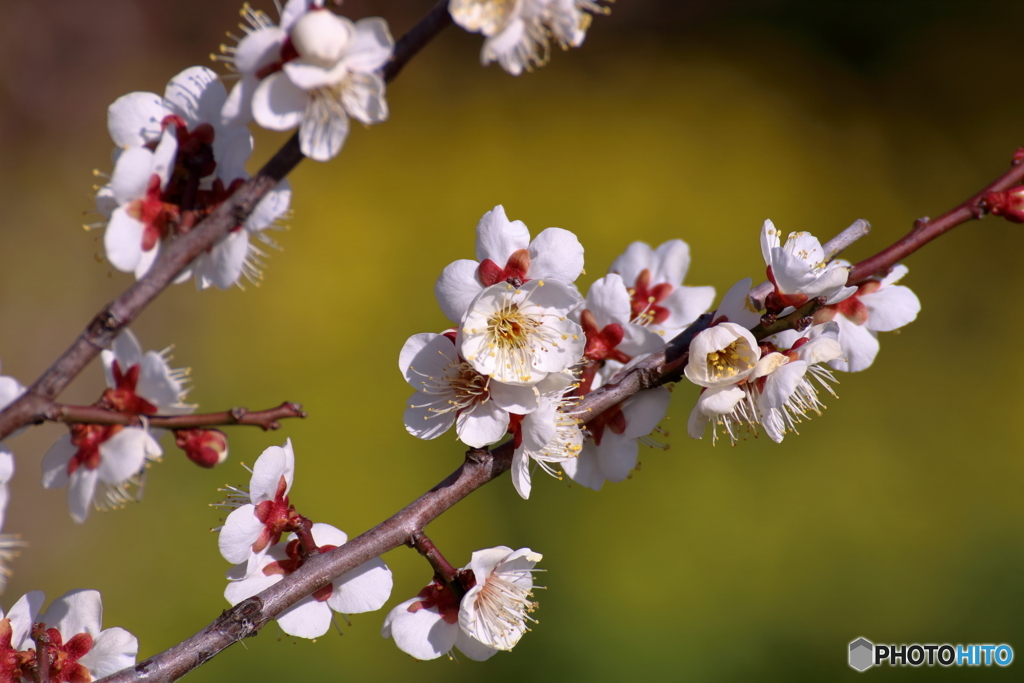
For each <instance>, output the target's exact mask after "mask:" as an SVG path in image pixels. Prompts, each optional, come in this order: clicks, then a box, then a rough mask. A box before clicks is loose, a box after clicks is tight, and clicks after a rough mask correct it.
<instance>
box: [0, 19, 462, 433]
mask: <svg viewBox="0 0 1024 683" xmlns="http://www.w3.org/2000/svg"><path fill="white" fill-rule="evenodd" d="M442 15H444V16H442ZM450 23H451V20H450V19H448V18H447V3H446V2H444V1H442V2H438V3H437V5H435V6H434V8H433V9H431V10H430V12H429V13H428V14H427V15H426V16H425V17H424V18H423V19H422V20H421V21H420V22H419V23H418V24H416V26H414V27H413V28H412V29H411V30H410V31H409V32H408V33H407V34H406V35H405V36H403V37H402V38H401V39H400V40H399V41H398V43H397V44H396V45H395V51H394V54H393V55H392V57H391V61H390V62H388V64H386V65H385V66H384V80H386V81H389V82H390V81H391V80H393V79H394V78H395V77H396V76H398V74H399V73H401V71H402V68H403V67H404V66H405V65H406V64H407V63H408V62H409V60H410V59H412V57H413V56H415V55H416V54H417V53H418V52H419V51H420V50H422V49H423V47H424V46H425V45H426V44H427V43H428V42H429V41H430V40H431V39H432V38H433V37H434V36H436V35H437V34H438V33H440V31H441V30H442V29H444V28H445V27H446V26H447V25H448V24H450ZM304 158H305V157H304V156H303V155H302V152H301V151H300V150H299V136H298V134H295V135H293V136H292V137H291V138H290V139H289V140H288V142H286V143H285V144H284V146H283V147H281V149H279V150H278V151H277V154H275V155H274V156H273V158H271V159H270V161H268V162H267V163H266V164H265V165H264V166H263V168H261V169H260V170H259V172H258V173H257V174H256V175H255V176H254V177H253V178H251V179H250V180H248V181H247V182H246V183H245V184H244V185H242V186H241V187H240V188H239V189H238V190H237V191H236V192H235V193H234V194H232V195H231V196H230V197H229V198H228V199H227V201H225V202H224V203H223V204H221V205H220V206H219V207H218V208H217V209H216V210H215V211H213V213H211V214H210V215H209V216H208V217H207V218H206V219H204V220H203V221H202V222H200V223H199V224H198V225H196V227H195V228H193V229H192V230H190V231H189V232H187V233H185V234H184V235H180V236H178V237H176V238H175V239H174V240H173V241H171V242H170V243H169V244H168V245H166V247H162V248H161V250H160V255H159V256H158V257H157V260H156V263H154V264H153V267H152V268H150V270H149V272H148V273H147V274H146V275H145V276H143V277H142V278H141V279H139V280H138V281H137V282H136V283H135V284H134V285H132V286H131V287H129V288H128V289H127V290H126V291H125V292H124V293H123V294H122V295H121V296H119V297H118V298H117V299H115V300H114V301H113V302H111V303H110V304H108V305H107V306H106V307H104V308H103V310H101V311H100V312H99V313H97V314H96V315H95V316H94V317H93V319H92V321H91V322H90V323H89V324H88V326H87V327H86V328H85V330H84V331H83V332H82V333H81V334H79V335H78V338H77V339H75V341H74V342H73V343H72V344H71V346H70V347H68V349H67V350H66V351H65V352H64V353H63V354H61V356H60V357H59V358H58V359H57V360H56V361H55V362H54V363H53V365H51V366H50V368H49V369H48V370H47V371H46V372H44V373H43V374H42V376H40V377H39V379H37V380H36V381H35V382H34V383H33V384H32V386H30V387H29V388H28V391H26V392H25V393H24V394H23V395H22V396H21V397H20V398H19V399H18V400H16V401H14V402H13V403H11V404H10V405H9V406H7V407H6V408H5V409H4V410H3V411H0V439H3V438H4V437H6V436H8V435H10V434H11V433H12V432H14V430H16V429H18V428H20V427H24V426H25V425H28V424H31V423H37V422H41V421H45V420H46V414H45V413H46V410H47V409H48V408H49V406H50V403H51V402H52V401H53V399H55V398H56V397H57V396H58V395H59V394H60V392H61V391H63V390H64V388H65V387H67V385H68V384H69V383H70V382H71V380H73V379H74V378H75V377H77V376H78V374H79V373H80V372H81V371H82V370H83V369H84V368H85V366H86V365H88V364H89V362H90V361H91V360H92V359H93V358H95V357H96V356H97V355H99V352H100V351H102V350H103V349H105V348H107V347H108V346H110V343H111V342H112V341H113V340H114V337H116V336H117V334H118V333H119V332H120V331H121V330H123V329H124V328H126V327H127V326H128V325H130V324H131V323H132V322H134V321H135V319H136V318H138V317H139V315H140V314H141V313H142V311H143V310H145V309H146V307H147V306H148V305H149V304H150V303H151V302H152V301H153V299H155V298H156V297H157V296H159V295H160V293H161V292H163V291H164V290H165V289H166V288H167V287H168V285H170V284H171V283H172V282H174V280H175V278H177V277H178V274H179V273H181V271H183V270H184V269H185V268H186V267H188V265H189V264H190V263H191V262H192V261H193V260H194V259H195V258H196V257H197V256H198V255H199V254H201V253H203V252H204V251H206V250H207V249H209V248H210V247H211V246H213V245H214V244H216V243H217V241H219V240H220V239H222V238H224V237H225V236H226V235H227V234H228V233H229V232H230V231H231V230H232V229H234V228H235V227H237V226H239V225H242V224H243V223H244V222H245V219H246V218H248V217H249V214H251V213H252V211H253V209H254V208H255V207H256V204H258V203H259V201H260V200H261V199H263V197H264V195H266V194H267V193H268V192H270V190H272V189H273V188H274V186H275V185H277V183H278V182H280V181H281V180H282V179H283V178H284V177H285V176H286V175H288V174H289V173H290V172H291V171H292V169H294V168H295V167H296V166H297V165H298V163H299V162H300V161H302V160H303V159H304Z"/></svg>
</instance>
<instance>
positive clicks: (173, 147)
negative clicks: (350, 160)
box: [96, 67, 291, 290]
mask: <svg viewBox="0 0 1024 683" xmlns="http://www.w3.org/2000/svg"><path fill="white" fill-rule="evenodd" d="M226 98H227V92H226V91H225V89H224V86H223V85H222V84H221V82H220V81H219V80H218V79H217V75H216V74H215V73H214V72H213V71H211V70H209V69H207V68H206V67H192V68H189V69H186V70H185V71H182V72H181V73H180V74H178V75H177V76H175V77H174V78H172V79H171V81H170V83H168V85H167V89H166V91H165V93H164V96H163V97H160V96H159V95H157V94H155V93H146V92H135V93H130V94H128V95H124V96H123V97H120V98H118V99H117V100H116V101H115V102H114V103H113V104H112V105H110V109H109V110H108V116H107V118H108V127H109V129H110V134H111V137H112V138H113V139H114V141H115V142H116V143H117V144H118V145H119V147H118V149H117V154H116V155H115V157H116V164H115V167H114V173H113V175H112V176H111V180H110V183H108V184H107V185H106V186H105V187H103V188H101V189H100V190H99V192H98V193H97V196H96V208H97V210H98V211H99V212H100V213H101V214H103V215H105V216H107V217H108V218H109V219H110V220H109V222H108V225H107V230H106V234H105V235H104V247H105V248H106V252H107V258H108V259H109V260H110V262H111V264H113V265H114V267H115V268H117V269H118V270H121V271H124V272H131V273H134V274H135V276H136V277H137V278H138V277H142V276H143V275H145V274H146V273H147V272H148V271H149V269H150V267H151V266H152V264H153V262H154V260H155V259H156V257H157V254H158V253H159V249H160V246H161V243H162V242H163V241H165V240H169V239H172V238H173V237H175V236H176V235H177V234H178V233H181V232H187V231H188V230H190V229H191V228H192V226H194V225H195V224H197V223H198V222H199V221H201V220H202V219H203V218H204V217H205V216H207V215H209V214H210V213H211V212H212V211H213V210H214V209H216V208H217V206H219V205H220V204H221V203H222V202H223V201H224V200H226V199H227V198H228V197H230V196H231V194H232V193H234V192H235V190H236V189H237V188H238V187H240V186H241V184H242V183H243V182H245V180H247V179H248V178H249V175H248V174H247V173H246V171H245V162H246V160H247V159H248V158H249V155H250V154H251V153H252V136H251V135H250V134H249V132H248V130H246V129H245V128H244V127H243V126H237V125H228V124H225V123H223V122H222V119H221V109H222V107H223V106H224V104H225V100H226ZM172 143H173V144H172ZM154 148H155V151H153V149H154ZM290 199H291V190H290V188H289V185H288V183H287V182H286V181H282V182H280V183H279V184H278V185H277V186H276V187H275V188H274V189H273V190H271V191H270V192H269V193H268V194H267V195H266V196H265V197H263V198H262V199H261V200H260V202H259V204H257V206H256V208H255V210H254V211H253V213H252V214H251V215H250V216H249V218H248V219H247V220H246V221H245V223H244V224H243V225H239V226H236V227H235V228H234V229H233V230H231V231H230V232H229V233H228V234H227V235H226V236H225V237H224V238H223V239H221V240H219V241H218V242H217V244H215V245H214V246H213V247H211V248H210V249H209V250H206V251H204V252H202V253H201V254H199V256H197V257H196V259H195V261H194V262H193V263H192V264H190V266H189V267H188V268H186V269H185V270H184V271H183V272H182V273H181V274H180V275H179V277H178V279H177V282H184V281H185V280H188V279H189V278H191V277H192V276H193V275H194V276H195V279H196V286H197V287H198V288H199V289H201V290H202V289H206V288H208V287H210V286H216V287H219V288H221V289H227V288H228V287H230V286H232V285H233V284H235V283H236V282H238V280H239V278H240V277H241V275H242V274H243V273H244V274H246V276H247V277H248V278H249V279H250V280H252V281H256V280H258V279H259V269H258V265H259V257H260V256H263V255H264V254H263V253H262V252H261V251H260V250H259V249H257V248H256V247H254V246H252V245H251V244H250V243H249V237H250V235H259V236H260V238H261V239H262V240H263V241H264V242H267V243H268V244H271V245H273V242H272V241H271V240H269V239H268V238H266V237H264V236H263V235H262V231H263V230H265V229H266V228H268V227H270V226H271V225H272V224H273V223H274V222H275V221H276V220H277V219H278V218H279V217H280V216H281V215H282V214H284V213H285V212H286V211H287V209H288V204H289V202H290Z"/></svg>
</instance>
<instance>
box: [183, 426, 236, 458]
mask: <svg viewBox="0 0 1024 683" xmlns="http://www.w3.org/2000/svg"><path fill="white" fill-rule="evenodd" d="M174 440H175V441H174V442H175V444H176V445H177V446H178V448H180V449H181V450H183V451H185V455H187V456H188V459H189V460H191V461H192V462H194V463H195V464H197V465H199V466H200V467H216V466H217V465H219V464H221V463H222V462H224V460H226V459H227V457H228V437H227V435H226V434H225V433H224V432H222V431H220V430H219V429H179V430H178V431H176V432H175V433H174Z"/></svg>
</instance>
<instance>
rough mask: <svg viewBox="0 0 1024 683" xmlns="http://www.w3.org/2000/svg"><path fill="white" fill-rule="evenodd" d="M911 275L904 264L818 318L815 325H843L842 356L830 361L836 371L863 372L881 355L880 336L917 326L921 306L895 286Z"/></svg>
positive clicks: (864, 284)
mask: <svg viewBox="0 0 1024 683" xmlns="http://www.w3.org/2000/svg"><path fill="white" fill-rule="evenodd" d="M907 272H908V270H907V267H906V266H904V265H902V264H897V265H895V266H893V268H892V270H890V271H889V273H888V274H887V275H885V276H884V277H877V278H871V279H869V280H866V281H865V282H862V283H860V285H858V286H857V291H856V293H855V294H853V295H852V296H850V297H849V298H848V299H845V300H843V301H840V302H839V303H837V304H833V305H830V306H825V307H824V308H822V309H820V310H819V311H817V312H816V313H815V314H814V322H815V323H823V322H826V321H828V320H834V321H835V322H836V323H838V325H839V342H840V344H842V347H843V352H842V356H841V357H838V358H835V359H833V360H831V361H829V365H830V366H832V368H833V369H835V370H841V371H843V372H860V371H861V370H865V369H867V368H868V367H870V365H871V364H872V363H873V362H874V360H875V356H877V355H878V333H879V332H891V331H892V330H896V329H899V328H901V327H903V326H904V325H907V324H909V323H911V322H913V321H914V320H915V319H916V318H917V314H918V313H919V312H920V311H921V302H920V301H919V300H918V298H917V295H916V294H914V292H913V291H911V289H910V288H909V287H905V286H903V285H897V284H895V283H896V282H898V281H899V280H900V279H901V278H902V277H903V276H904V275H906V274H907Z"/></svg>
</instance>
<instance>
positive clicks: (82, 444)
mask: <svg viewBox="0 0 1024 683" xmlns="http://www.w3.org/2000/svg"><path fill="white" fill-rule="evenodd" d="M123 428H124V427H122V426H121V425H95V424H74V425H71V443H72V444H73V445H75V446H77V447H78V450H77V451H76V452H75V454H74V456H72V458H71V460H69V461H68V476H71V475H72V474H74V472H75V470H77V469H78V468H79V467H85V468H86V469H87V470H94V469H96V468H97V467H99V466H100V461H101V460H103V456H102V455H100V445H101V444H102V443H103V442H104V441H106V440H108V439H109V438H110V437H112V436H114V434H117V433H118V432H119V431H121V430H122V429H123Z"/></svg>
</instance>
